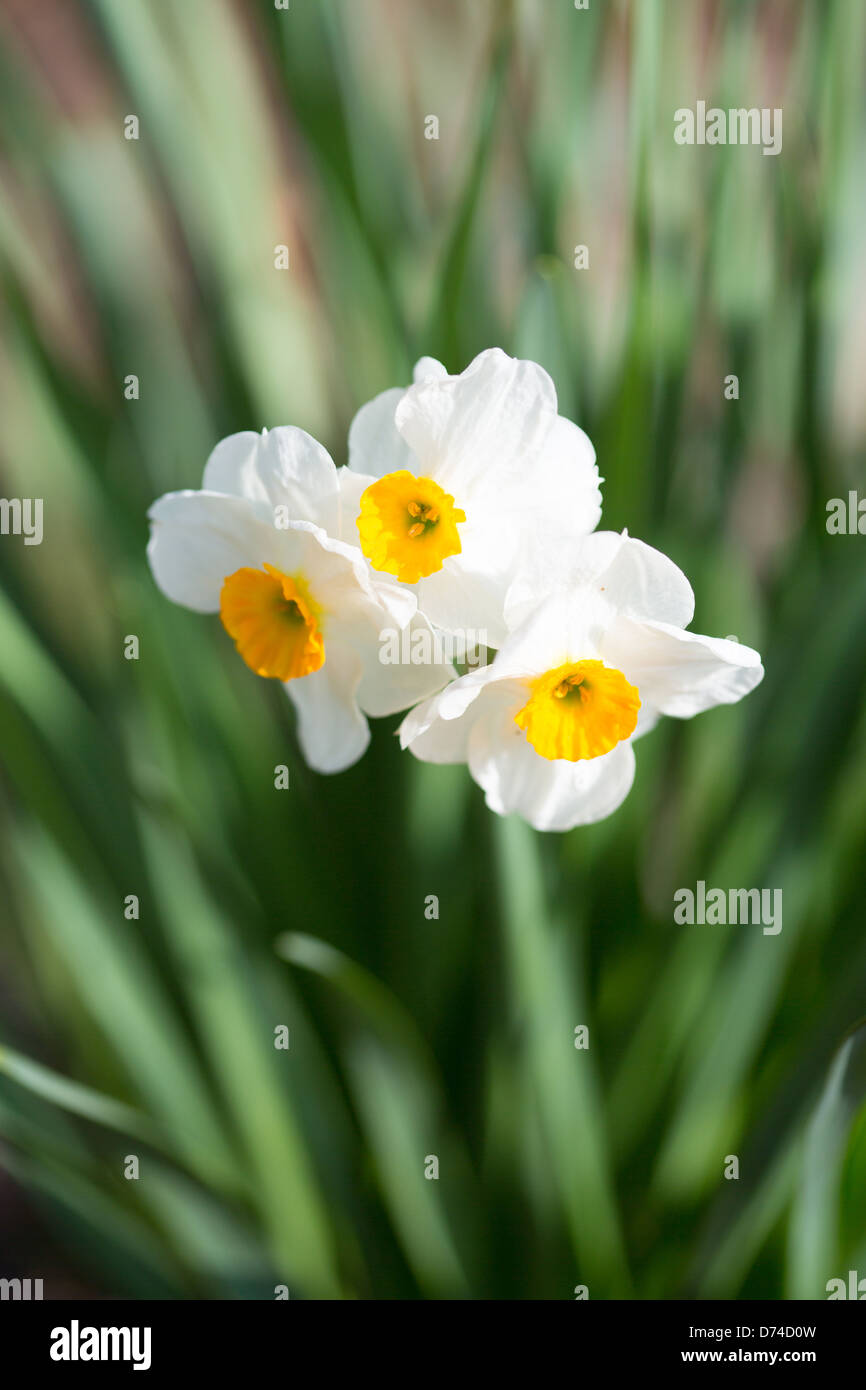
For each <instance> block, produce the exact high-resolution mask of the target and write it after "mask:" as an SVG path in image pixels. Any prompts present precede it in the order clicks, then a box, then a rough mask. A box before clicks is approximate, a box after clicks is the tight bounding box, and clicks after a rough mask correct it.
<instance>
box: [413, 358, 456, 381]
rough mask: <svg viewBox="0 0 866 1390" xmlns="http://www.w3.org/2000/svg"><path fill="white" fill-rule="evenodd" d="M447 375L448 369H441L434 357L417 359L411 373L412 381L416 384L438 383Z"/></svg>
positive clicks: (440, 364) (439, 363)
mask: <svg viewBox="0 0 866 1390" xmlns="http://www.w3.org/2000/svg"><path fill="white" fill-rule="evenodd" d="M447 375H448V368H447V367H443V365H442V363H441V362H439V361H437V359H436V358H435V357H419V358H418V361H417V362H416V363H415V366H414V368H413V371H412V380H413V382H415V383H416V384H417V383H418V382H419V381H439V380H441V379H442V377H446V376H447Z"/></svg>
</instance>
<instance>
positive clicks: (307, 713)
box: [285, 644, 370, 772]
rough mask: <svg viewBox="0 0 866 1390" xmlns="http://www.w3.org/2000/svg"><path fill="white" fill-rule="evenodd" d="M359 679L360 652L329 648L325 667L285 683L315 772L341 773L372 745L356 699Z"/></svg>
mask: <svg viewBox="0 0 866 1390" xmlns="http://www.w3.org/2000/svg"><path fill="white" fill-rule="evenodd" d="M360 679H361V659H360V657H359V656H358V653H357V652H355V651H352V649H351V648H349V647H343V646H340V645H339V644H333V649H332V648H331V647H329V646H328V645H327V644H326V647H325V664H324V666H322V667H320V668H319V670H318V671H314V672H313V673H312V675H309V676H301V677H299V678H298V679H297V680H293V681H287V682H286V685H285V689H286V691H287V693H288V696H289V699H290V700H291V701H292V704H293V705H294V706H295V709H296V710H297V713H298V739H299V742H300V745H301V749H302V751H303V754H304V757H305V759H306V760H307V762H308V763H309V765H310V767H312V768H314V769H315V771H316V772H342V771H343V770H344V769H345V768H347V767H351V766H352V764H353V763H356V762H357V761H358V759H359V758H360V757H361V756H362V755H363V753H364V751H365V749H366V747H367V744H368V743H369V742H370V729H369V726H368V724H367V721H366V719H365V718H364V716H363V714H362V713H361V711H360V709H359V708H358V702H357V699H356V693H357V689H358V685H359V682H360Z"/></svg>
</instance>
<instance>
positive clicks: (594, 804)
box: [400, 532, 763, 830]
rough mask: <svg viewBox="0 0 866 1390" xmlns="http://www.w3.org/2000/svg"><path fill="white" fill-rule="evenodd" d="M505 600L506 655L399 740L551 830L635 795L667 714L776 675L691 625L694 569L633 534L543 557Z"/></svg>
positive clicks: (427, 711) (413, 721)
mask: <svg viewBox="0 0 866 1390" xmlns="http://www.w3.org/2000/svg"><path fill="white" fill-rule="evenodd" d="M542 583H543V584H544V586H545V589H546V594H547V596H546V597H544V598H543V599H542V601H541V602H540V603H539V602H538V597H539V589H538V585H539V584H542ZM506 610H507V612H508V613H509V617H510V619H511V621H512V623H516V624H517V626H516V628H515V630H514V631H513V632H512V633H511V635H510V636H509V637H508V639H507V640H506V642H505V643H504V644H503V646H502V647H501V648H500V650H499V651H498V652H497V654H496V657H495V659H494V660H493V662H492V663H491V664H490V665H489V666H486V667H483V668H481V669H480V670H478V671H473V672H470V673H469V674H468V675H465V676H462V677H461V678H460V679H459V680H456V681H454V682H453V683H452V684H451V685H449V686H448V687H447V688H446V689H445V690H443V691H441V692H440V693H439V694H437V695H434V696H433V697H432V698H431V699H429V700H427V701H426V702H425V703H423V704H421V705H419V706H418V708H417V709H415V710H413V711H412V712H411V713H410V714H408V715H407V716H406V718H405V719H404V721H403V723H402V725H401V728H400V739H401V743H402V745H403V747H404V748H410V749H411V750H412V752H413V753H414V754H415V756H416V757H418V758H421V759H423V760H425V761H427V762H442V763H448V762H466V763H468V765H469V770H470V772H471V774H472V776H473V778H474V779H475V781H476V782H477V783H478V784H479V785H480V786H481V787H482V788H483V790H484V792H485V795H486V800H487V805H488V806H489V807H490V808H491V809H492V810H493V811H496V812H498V813H499V814H500V815H505V814H507V813H509V812H512V811H516V812H518V813H519V814H520V815H522V816H523V817H524V818H525V819H526V820H528V821H529V822H530V823H531V824H532V825H533V826H535V827H536V829H538V830H569V829H571V828H572V827H573V826H576V825H586V824H588V823H590V822H591V821H597V820H602V819H603V818H604V817H605V816H607V815H609V814H610V813H611V812H612V811H615V810H616V808H617V807H618V806H619V805H620V804H621V803H622V801H623V800H624V799H625V797H626V796H627V795H628V792H629V789H630V787H631V784H632V781H633V778H634V768H635V759H634V749H633V746H632V745H633V743H634V740H635V739H636V738H638V737H639V736H640V735H641V734H643V733H646V732H647V730H648V729H650V728H652V726H653V725H654V724H655V723H656V721H657V720H658V718H659V716H660V715H663V714H668V715H674V716H676V717H677V718H680V719H689V718H691V717H692V716H693V715H695V714H699V713H701V712H702V711H703V710H707V709H710V708H711V707H712V706H713V705H718V704H731V703H733V702H734V701H736V700H740V699H742V697H743V696H744V695H746V694H748V692H749V691H750V690H752V689H753V688H754V687H755V686H756V685H757V684H758V682H759V681H760V680H761V678H762V676H763V668H762V666H761V659H760V657H759V655H758V653H757V652H756V651H753V650H752V649H751V648H750V647H746V646H741V645H740V644H739V643H737V642H735V641H730V640H728V639H720V638H715V637H702V636H698V635H697V634H695V633H692V632H687V631H685V628H686V626H687V624H688V623H690V622H691V620H692V616H693V613H694V596H693V594H692V590H691V587H690V585H689V583H688V580H687V579H686V577H685V575H684V574H682V572H681V571H680V570H679V569H678V568H677V567H676V565H674V564H673V563H672V561H670V560H668V559H667V558H666V557H665V556H664V555H662V554H660V552H659V551H657V550H653V549H652V548H651V547H650V546H647V545H644V544H643V543H642V542H641V541H637V540H633V539H632V538H630V537H628V536H627V535H625V534H623V535H618V534H615V533H613V532H597V533H596V534H595V535H592V536H589V537H587V538H586V539H585V540H584V541H583V543H582V545H581V546H579V547H578V548H577V550H576V551H575V552H572V554H571V555H561V556H560V557H559V558H558V559H557V557H555V556H548V557H547V561H546V563H545V561H544V559H543V558H541V559H539V560H537V561H536V562H535V563H534V566H533V568H532V569H524V570H523V572H522V573H521V574H520V575H519V576H517V577H516V578H515V581H514V584H513V585H512V589H511V592H510V593H509V595H508V597H507V602H506Z"/></svg>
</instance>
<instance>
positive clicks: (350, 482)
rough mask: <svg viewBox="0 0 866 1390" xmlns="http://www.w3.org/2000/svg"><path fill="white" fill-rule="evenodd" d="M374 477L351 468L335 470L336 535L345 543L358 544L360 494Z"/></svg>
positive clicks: (373, 480) (372, 481)
mask: <svg viewBox="0 0 866 1390" xmlns="http://www.w3.org/2000/svg"><path fill="white" fill-rule="evenodd" d="M375 481H376V479H375V478H374V477H373V476H372V474H370V473H356V472H354V470H353V469H351V468H339V469H338V470H337V483H338V486H339V489H340V525H339V529H338V531H337V535H338V536H339V537H340V540H342V541H345V542H346V543H347V545H357V544H358V517H359V516H360V515H361V495H362V494H363V493H364V492H366V490H367V488H368V487H369V486H370V484H371V483H374V482H375Z"/></svg>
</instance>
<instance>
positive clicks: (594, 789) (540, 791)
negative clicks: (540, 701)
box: [469, 714, 635, 830]
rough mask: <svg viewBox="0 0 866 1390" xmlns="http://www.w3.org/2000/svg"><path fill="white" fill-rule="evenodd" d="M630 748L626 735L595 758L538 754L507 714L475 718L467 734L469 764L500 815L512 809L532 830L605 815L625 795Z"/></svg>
mask: <svg viewBox="0 0 866 1390" xmlns="http://www.w3.org/2000/svg"><path fill="white" fill-rule="evenodd" d="M634 768H635V761H634V750H633V749H632V746H631V743H630V742H629V741H628V740H626V741H625V742H624V743H618V744H617V746H616V748H613V749H611V751H610V752H609V753H605V754H604V755H603V756H602V757H600V758H589V759H582V760H580V761H579V762H574V763H572V762H566V761H564V760H560V759H556V760H551V759H548V758H542V757H541V756H540V755H539V754H538V753H536V751H535V749H534V748H533V747H532V746H531V744H529V743H528V742H527V740H526V736H525V734H524V733H523V732H522V731H521V730H520V729H518V728H517V726H516V724H514V721H513V717H511V718H510V722H509V715H507V714H506V716H505V718H504V719H503V720H502V721H501V722H500V721H495V720H478V721H477V722H476V723H475V725H474V727H473V729H472V732H471V734H470V736H469V770H470V772H471V773H472V776H473V777H474V778H475V781H476V782H477V783H478V784H479V786H480V787H482V788H483V790H484V794H485V799H486V801H487V805H488V806H489V807H490V809H491V810H492V811H496V812H497V813H498V814H499V815H508V814H510V813H511V812H517V814H518V815H521V816H523V818H524V820H527V821H529V824H530V825H532V826H534V827H535V829H536V830H571V829H572V828H573V827H574V826H576V825H589V824H591V823H592V822H594V821H599V820H604V818H605V816H609V815H610V814H611V813H612V812H613V811H615V810H616V809H617V807H618V806H620V805H621V804H622V802H623V801H624V800H625V798H626V796H627V795H628V793H629V791H630V789H631V784H632V782H633V780H634Z"/></svg>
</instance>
